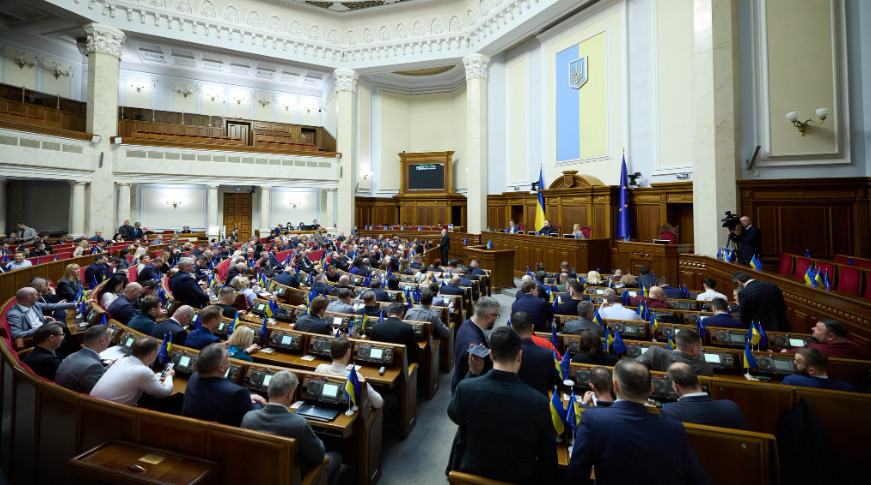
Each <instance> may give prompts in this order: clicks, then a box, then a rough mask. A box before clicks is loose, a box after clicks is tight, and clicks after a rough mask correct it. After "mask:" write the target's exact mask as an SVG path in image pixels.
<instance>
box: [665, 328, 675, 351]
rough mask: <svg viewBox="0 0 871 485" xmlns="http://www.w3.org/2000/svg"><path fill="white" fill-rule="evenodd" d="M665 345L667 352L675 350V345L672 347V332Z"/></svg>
mask: <svg viewBox="0 0 871 485" xmlns="http://www.w3.org/2000/svg"><path fill="white" fill-rule="evenodd" d="M667 345H668V350H674V349H675V345H674V333H673V332H672V333H669V334H668V343H667Z"/></svg>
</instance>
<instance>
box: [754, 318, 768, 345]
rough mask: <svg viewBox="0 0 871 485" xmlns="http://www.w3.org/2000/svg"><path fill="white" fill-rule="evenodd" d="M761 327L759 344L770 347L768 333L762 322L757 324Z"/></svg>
mask: <svg viewBox="0 0 871 485" xmlns="http://www.w3.org/2000/svg"><path fill="white" fill-rule="evenodd" d="M756 326H757V327H759V337H760V338H759V345H761V346H762V347H768V335H767V334H766V333H765V329H764V328H762V322H759V323H757V324H756Z"/></svg>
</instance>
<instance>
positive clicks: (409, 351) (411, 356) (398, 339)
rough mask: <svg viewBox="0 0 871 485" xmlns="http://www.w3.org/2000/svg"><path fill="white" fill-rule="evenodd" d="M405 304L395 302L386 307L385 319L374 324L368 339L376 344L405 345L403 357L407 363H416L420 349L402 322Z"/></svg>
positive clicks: (414, 337) (413, 335) (408, 326)
mask: <svg viewBox="0 0 871 485" xmlns="http://www.w3.org/2000/svg"><path fill="white" fill-rule="evenodd" d="M404 310H405V304H404V303H400V302H398V301H395V302H393V303H391V304H390V305H388V306H387V318H385V319H384V320H382V321H380V322H378V323H376V324H375V326H374V327H373V328H372V331H370V332H369V338H370V339H371V340H373V341H376V342H390V343H394V344H405V355H406V357H407V360H408V363H409V364H410V363H412V362H417V355H418V354H419V353H420V347H418V345H417V337H416V336H415V334H414V329H413V328H412V327H411V325H410V324H408V323H406V322H403V321H402V314H403V313H404Z"/></svg>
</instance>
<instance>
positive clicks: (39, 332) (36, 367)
mask: <svg viewBox="0 0 871 485" xmlns="http://www.w3.org/2000/svg"><path fill="white" fill-rule="evenodd" d="M63 341H64V329H63V327H62V326H61V325H60V324H59V323H54V322H50V323H46V324H45V325H42V326H41V327H39V328H37V329H36V331H35V332H33V343H34V347H33V348H32V349H31V350H30V352H28V353H27V355H26V356H24V359H23V360H22V362H24V363H25V364H27V365H28V366H30V368H31V369H32V370H33V372H35V373H36V374H37V375H39V376H42V377H45V378H46V379H48V380H50V381H53V380H54V377H55V374H56V373H57V368H58V366H60V357H58V356H57V354H56V353H55V351H56V350H57V349H59V348H60V344H61V343H63Z"/></svg>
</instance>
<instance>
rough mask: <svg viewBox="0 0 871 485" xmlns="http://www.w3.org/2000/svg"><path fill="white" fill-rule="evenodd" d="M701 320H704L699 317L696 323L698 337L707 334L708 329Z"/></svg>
mask: <svg viewBox="0 0 871 485" xmlns="http://www.w3.org/2000/svg"><path fill="white" fill-rule="evenodd" d="M702 320H704V318H703V317H702V316H701V315H699V319H698V320H697V322H696V323H697V325H698V327H699V337H704V336H705V334H706V333H708V327H706V326H705V323H704V322H703V321H702Z"/></svg>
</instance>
